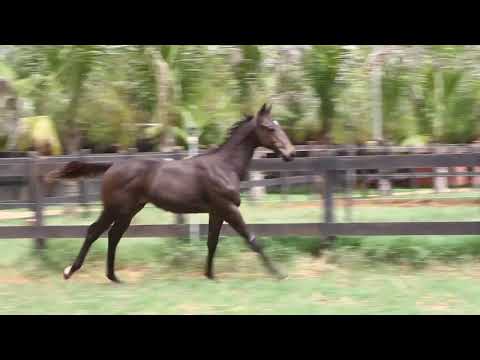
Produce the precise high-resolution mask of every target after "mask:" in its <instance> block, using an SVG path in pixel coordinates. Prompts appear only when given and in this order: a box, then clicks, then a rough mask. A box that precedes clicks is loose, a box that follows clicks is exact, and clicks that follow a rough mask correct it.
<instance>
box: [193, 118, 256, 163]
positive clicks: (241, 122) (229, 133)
mask: <svg viewBox="0 0 480 360" xmlns="http://www.w3.org/2000/svg"><path fill="white" fill-rule="evenodd" d="M253 118H254V116H253V115H245V116H244V118H243V119H242V120H239V121H237V122H236V123H235V124H233V125H232V126H231V127H230V129H229V130H228V131H227V135H226V137H225V140H224V142H223V143H222V144H220V145H218V146H215V147H213V148H212V149H208V150H207V151H205V152H204V153H203V154H200V155H197V157H198V156H203V155H208V154H212V153H214V152H217V151H218V150H220V149H221V148H222V147H223V146H224V145H225V144H226V143H228V141H229V140H230V139H231V138H232V137H233V136H235V134H236V132H237V131H238V130H239V129H241V128H242V127H243V125H245V124H247V123H248V122H249V121H251V120H252V119H253Z"/></svg>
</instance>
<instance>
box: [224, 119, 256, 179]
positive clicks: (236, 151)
mask: <svg viewBox="0 0 480 360" xmlns="http://www.w3.org/2000/svg"><path fill="white" fill-rule="evenodd" d="M247 126H248V125H247ZM242 135H243V136H241V138H236V137H235V136H233V137H232V138H231V139H229V141H227V142H226V143H225V144H224V145H223V146H222V147H221V149H219V154H221V155H222V160H223V161H224V162H225V164H226V165H227V166H228V167H230V168H232V169H233V171H234V172H235V173H236V174H237V175H238V176H239V178H243V177H244V176H245V175H246V173H247V170H248V167H249V165H250V161H251V160H252V157H253V153H254V152H255V149H256V148H257V147H258V141H257V138H256V136H255V133H254V127H253V128H250V129H246V132H245V133H244V134H242Z"/></svg>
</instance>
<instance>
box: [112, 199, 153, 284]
mask: <svg viewBox="0 0 480 360" xmlns="http://www.w3.org/2000/svg"><path fill="white" fill-rule="evenodd" d="M144 206H145V204H141V205H139V206H138V207H137V208H136V209H135V210H134V211H133V212H132V213H130V214H125V215H120V216H119V217H117V219H116V220H115V223H114V224H113V226H112V227H111V228H110V230H109V232H108V254H107V278H109V279H110V280H111V281H113V282H116V283H120V280H118V278H117V277H116V275H115V253H116V250H117V245H118V243H119V242H120V239H121V238H122V236H123V234H125V231H127V229H128V227H129V226H130V223H131V222H132V219H133V217H134V216H135V215H136V214H137V213H138V212H139V211H140V210H142V209H143V207H144Z"/></svg>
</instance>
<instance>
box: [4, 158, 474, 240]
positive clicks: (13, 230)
mask: <svg viewBox="0 0 480 360" xmlns="http://www.w3.org/2000/svg"><path fill="white" fill-rule="evenodd" d="M165 157H172V156H171V155H170V154H151V153H147V154H123V155H118V154H114V155H88V154H80V155H79V156H61V157H47V158H40V157H37V156H36V155H35V154H30V156H29V157H26V158H7V159H0V178H2V177H12V176H18V177H27V178H28V189H29V198H30V200H29V202H28V204H27V205H28V207H30V209H32V210H33V212H34V214H35V217H34V224H33V225H31V226H0V239H15V238H33V239H36V246H38V247H44V246H45V239H48V238H83V237H84V236H85V233H86V226H46V225H44V221H43V209H44V207H45V206H48V205H50V204H55V203H62V202H65V201H72V202H76V203H84V204H86V203H88V202H89V201H98V193H95V194H92V193H88V191H87V190H85V189H86V188H87V187H86V186H85V184H84V185H83V186H81V189H83V190H82V191H80V195H79V196H75V197H72V196H70V197H68V196H62V197H57V198H55V197H54V198H46V197H45V196H44V194H43V189H42V186H41V185H40V184H41V182H40V181H39V180H40V179H41V177H42V176H43V175H45V174H46V173H47V172H48V171H51V170H53V169H55V168H58V167H59V166H62V165H64V164H66V163H68V162H69V161H72V160H74V159H77V160H78V159H79V158H81V160H83V161H88V162H106V161H120V160H125V159H128V158H153V159H155V158H157V159H158V158H165ZM179 157H181V156H179ZM479 166H480V152H478V153H477V152H473V151H470V152H468V153H461V154H418V155H372V156H368V155H367V156H334V155H324V156H320V157H306V158H297V159H296V160H295V161H293V162H288V163H287V162H283V161H282V160H280V159H269V158H260V159H254V160H252V163H251V168H250V170H251V171H260V172H288V173H295V172H304V173H307V175H303V176H291V177H287V179H288V181H289V183H307V184H311V183H313V182H316V181H318V180H319V179H321V181H322V184H323V186H322V192H323V194H322V198H323V203H322V204H321V206H323V208H324V212H323V213H324V217H323V219H318V220H319V221H318V223H300V224H297V223H295V224H250V225H249V226H250V228H251V229H252V231H253V232H255V233H256V234H258V235H259V236H267V235H268V236H276V235H298V236H317V237H319V238H325V237H330V236H334V235H344V236H349V235H351V236H357V235H474V234H480V222H468V221H465V222H387V223H385V222H383V223H336V222H335V207H334V192H335V189H334V185H335V182H336V179H337V176H338V172H339V171H342V172H345V173H346V174H347V175H348V176H349V177H351V176H357V175H355V170H372V169H377V170H381V171H380V172H379V173H378V174H373V175H372V174H369V175H367V176H370V177H377V178H382V177H389V176H390V177H394V176H396V174H395V171H396V169H406V168H407V169H411V168H431V169H435V168H455V167H467V168H472V169H474V168H476V167H479ZM385 171H387V173H385ZM452 175H458V174H451V173H447V174H444V173H441V174H439V173H437V172H431V173H427V174H423V175H422V174H416V176H433V177H436V176H442V177H445V176H452ZM465 175H467V176H479V175H480V173H474V172H469V171H466V172H465ZM284 181H285V180H279V179H265V180H256V181H245V182H242V185H241V186H242V188H243V189H248V188H251V187H254V186H272V185H279V184H282V182H284ZM347 183H349V184H351V183H352V182H351V181H347ZM350 190H351V189H350ZM7 205H8V204H7ZM10 207H25V204H18V202H16V201H12V202H11V204H10ZM207 227H208V225H206V224H201V225H199V231H200V235H201V236H205V235H206V234H207V231H208V229H207ZM188 233H189V225H183V224H173V225H133V226H131V227H130V228H129V230H128V231H127V233H126V234H125V236H126V237H167V236H187V235H188ZM222 234H224V235H228V234H233V231H232V229H231V228H230V227H229V226H227V225H226V226H224V228H223V229H222Z"/></svg>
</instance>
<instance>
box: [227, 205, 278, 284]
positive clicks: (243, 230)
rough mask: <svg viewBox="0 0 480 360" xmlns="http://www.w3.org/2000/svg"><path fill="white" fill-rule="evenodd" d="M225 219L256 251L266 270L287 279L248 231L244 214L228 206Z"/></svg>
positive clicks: (233, 206)
mask: <svg viewBox="0 0 480 360" xmlns="http://www.w3.org/2000/svg"><path fill="white" fill-rule="evenodd" d="M222 216H223V218H224V219H225V221H226V222H228V223H229V224H230V226H231V227H232V228H233V229H234V230H235V231H236V232H237V233H239V234H240V235H241V236H242V237H243V238H244V239H245V241H246V242H247V245H248V246H249V247H250V248H251V249H252V250H253V251H255V252H256V253H257V254H258V255H259V256H260V257H261V259H262V261H263V263H264V265H265V266H266V268H267V269H268V270H269V271H270V272H271V273H272V275H274V276H275V277H277V278H278V279H280V280H282V279H285V278H286V275H284V274H282V273H281V272H280V271H278V270H277V268H276V267H275V266H274V265H273V264H272V262H271V261H270V259H269V258H268V257H267V255H265V253H264V252H263V248H262V246H261V245H260V244H258V242H257V239H256V237H255V234H252V233H250V232H249V231H248V228H247V225H246V224H245V222H244V221H243V217H242V214H240V211H239V210H238V208H237V207H236V206H235V205H234V204H228V205H225V206H224V207H223V213H222Z"/></svg>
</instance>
